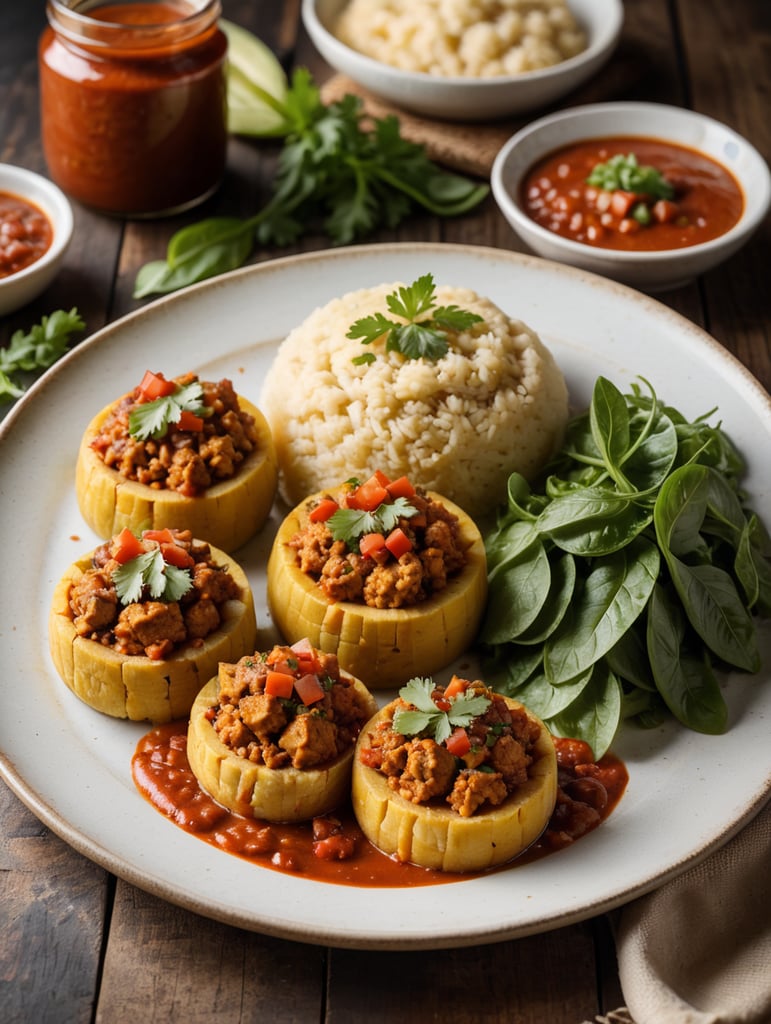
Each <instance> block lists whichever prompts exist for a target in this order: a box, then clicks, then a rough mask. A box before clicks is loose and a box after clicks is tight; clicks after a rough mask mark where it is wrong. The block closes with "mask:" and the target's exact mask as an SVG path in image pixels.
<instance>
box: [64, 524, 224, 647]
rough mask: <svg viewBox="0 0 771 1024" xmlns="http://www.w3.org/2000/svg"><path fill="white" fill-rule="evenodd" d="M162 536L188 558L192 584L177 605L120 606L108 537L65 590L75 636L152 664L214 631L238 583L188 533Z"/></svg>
mask: <svg viewBox="0 0 771 1024" xmlns="http://www.w3.org/2000/svg"><path fill="white" fill-rule="evenodd" d="M168 532H169V533H170V534H171V536H172V537H173V545H174V547H175V548H179V549H181V550H182V551H184V552H185V553H186V555H187V558H188V559H189V566H188V571H189V572H190V575H191V580H192V586H191V587H190V589H189V590H188V591H187V593H186V594H184V595H183V596H182V597H181V598H180V599H179V600H178V601H163V600H155V599H149V600H138V601H133V602H130V603H127V604H125V605H124V604H123V603H121V600H120V598H119V597H118V591H117V589H116V584H115V580H114V573H115V572H116V571H117V570H118V569H119V568H120V566H121V564H122V563H121V562H119V561H117V560H116V559H115V558H114V557H113V550H114V548H113V544H114V539H113V540H111V541H108V542H107V543H105V544H102V545H101V546H100V547H98V548H97V549H96V550H95V551H94V553H93V556H92V567H91V568H90V569H88V570H87V571H86V572H84V573H83V575H82V576H80V578H79V579H77V580H75V581H74V582H73V583H72V585H71V587H70V593H69V605H70V611H71V613H72V617H73V623H74V626H75V632H76V633H77V635H78V636H82V637H85V638H86V639H88V640H94V641H96V642H97V643H99V644H102V645H103V646H104V647H111V648H112V649H113V650H114V651H117V652H118V653H119V654H123V655H144V656H146V657H149V658H152V659H153V660H156V661H157V660H161V659H164V658H168V657H170V656H171V655H172V654H173V653H174V652H175V651H177V650H179V649H180V648H181V647H185V646H188V645H189V646H191V647H200V646H201V645H202V644H203V643H204V641H205V639H206V637H208V636H209V635H210V634H211V633H214V632H215V631H216V630H217V629H219V627H220V624H221V623H222V610H223V606H224V604H225V602H227V601H231V600H235V599H239V598H240V597H241V596H242V595H241V588H240V586H239V584H238V583H237V582H236V581H235V580H234V579H233V577H232V576H231V575H230V573H229V572H228V571H227V569H226V568H224V567H223V566H220V565H216V564H215V563H214V562H213V561H212V558H211V549H210V547H209V545H208V544H206V543H204V542H203V541H199V540H194V539H193V536H192V534H191V533H190V531H189V530H170V531H168ZM176 561H179V557H177V559H176ZM182 561H183V562H184V561H186V559H184V558H183V559H182Z"/></svg>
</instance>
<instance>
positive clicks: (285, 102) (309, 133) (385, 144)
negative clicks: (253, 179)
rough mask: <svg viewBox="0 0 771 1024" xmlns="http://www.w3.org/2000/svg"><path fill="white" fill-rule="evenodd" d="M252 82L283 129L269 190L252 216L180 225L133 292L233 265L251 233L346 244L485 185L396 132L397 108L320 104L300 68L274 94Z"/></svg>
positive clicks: (270, 239)
mask: <svg viewBox="0 0 771 1024" xmlns="http://www.w3.org/2000/svg"><path fill="white" fill-rule="evenodd" d="M253 91H254V92H255V95H257V96H259V98H260V100H261V101H262V102H263V103H264V104H266V105H267V106H268V107H269V108H271V109H272V110H273V111H274V112H275V113H276V114H278V115H279V124H278V126H277V127H275V126H274V128H273V129H272V130H271V132H270V134H271V135H281V136H283V138H284V143H283V148H282V150H281V153H280V155H279V160H278V170H277V173H276V177H275V180H274V186H273V194H272V196H271V199H270V200H269V202H268V203H267V205H266V206H264V207H263V208H262V210H260V211H259V212H258V213H256V214H255V215H254V216H253V217H249V218H246V219H240V218H236V217H210V218H207V219H206V220H202V221H199V222H197V223H195V224H191V225H190V226H188V227H186V228H183V229H182V230H181V231H178V232H177V233H176V234H175V235H173V236H172V238H171V240H170V242H169V245H168V249H167V253H166V259H165V260H156V261H153V262H151V263H147V264H145V265H144V266H143V267H141V268H140V270H139V273H138V275H137V278H136V282H135V286H134V298H144V297H145V296H148V295H152V294H166V293H168V292H173V291H176V290H177V289H178V288H183V287H185V286H186V285H189V284H193V283H194V282H196V281H202V280H204V279H205V278H208V277H213V276H215V275H216V274H221V273H224V272H226V271H229V270H234V269H236V268H237V267H240V266H241V265H242V264H243V263H245V262H246V260H247V259H248V257H249V255H250V254H251V251H252V249H253V247H254V244H255V242H256V241H259V242H260V243H262V244H266V245H267V244H275V245H289V244H291V243H293V242H295V241H296V240H297V239H298V238H300V237H301V236H302V235H303V234H304V233H305V232H307V231H309V230H317V229H321V230H323V231H324V232H326V234H327V235H328V236H329V238H330V239H331V241H332V242H333V244H335V245H347V244H349V243H351V242H354V241H356V240H358V239H360V238H362V237H364V236H365V235H367V234H370V233H371V232H373V231H375V230H376V229H377V228H380V227H386V228H395V227H396V226H397V225H398V224H399V223H401V221H402V220H403V219H404V218H405V217H406V216H407V215H408V214H409V213H411V212H412V211H413V210H414V209H415V208H422V209H424V210H427V211H428V212H430V213H434V214H436V215H437V216H440V217H451V216H456V215H459V214H462V213H466V212H467V211H468V210H471V209H472V208H473V207H475V206H476V205H477V204H478V203H480V202H481V201H482V200H483V199H484V198H485V196H486V195H487V194H488V192H489V186H487V185H486V184H479V183H476V182H473V181H471V180H470V179H468V178H465V177H462V176H460V175H457V174H453V173H450V172H449V171H445V170H442V169H441V168H440V167H438V166H437V165H436V164H434V163H433V162H432V161H431V160H430V159H429V157H428V155H427V154H426V151H425V148H424V147H423V146H421V145H419V144H417V143H413V142H409V141H408V140H406V139H403V138H402V136H401V131H400V126H399V121H398V119H397V118H396V117H395V116H393V115H391V116H388V117H385V118H382V119H379V118H374V119H366V121H365V115H364V112H363V109H362V101H361V100H360V99H359V97H357V96H353V95H350V94H348V95H346V96H344V97H343V98H342V99H341V100H339V101H337V102H334V103H330V104H328V105H325V104H324V103H323V102H322V100H321V96H320V93H319V90H318V88H317V87H316V85H315V84H314V82H313V80H312V78H311V75H310V73H309V72H308V71H307V70H306V69H305V68H300V69H298V70H297V71H295V73H294V75H293V78H292V81H291V85H290V86H289V88H288V89H287V90H286V92H285V93H284V94H283V95H282V96H281V97H277V96H274V95H272V94H271V93H269V92H267V91H266V90H265V89H263V88H261V87H259V86H256V85H255V86H254V87H253Z"/></svg>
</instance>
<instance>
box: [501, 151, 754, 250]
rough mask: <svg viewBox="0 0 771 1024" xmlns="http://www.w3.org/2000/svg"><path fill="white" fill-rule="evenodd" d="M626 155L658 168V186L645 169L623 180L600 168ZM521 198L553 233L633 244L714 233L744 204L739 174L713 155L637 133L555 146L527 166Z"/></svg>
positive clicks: (678, 243)
mask: <svg viewBox="0 0 771 1024" xmlns="http://www.w3.org/2000/svg"><path fill="white" fill-rule="evenodd" d="M629 157H631V160H632V162H633V163H636V164H637V165H638V166H639V167H640V168H641V169H642V170H643V171H646V172H650V171H651V170H653V171H655V172H658V175H659V176H660V178H661V179H663V181H664V185H665V187H664V188H663V189H662V190H661V192H657V191H656V189H655V188H650V187H649V182H650V175H640V176H637V177H636V178H635V177H632V178H631V179H629V178H627V179H626V181H627V187H624V182H625V178H624V175H623V174H622V175H621V176H620V179H619V177H618V176H615V175H603V173H602V171H603V170H607V168H608V165H609V164H610V165H612V164H613V163H614V162H619V161H620V162H622V163H625V162H626V159H627V158H629ZM593 172H595V173H593ZM654 177H655V175H654ZM646 178H647V181H646ZM590 179H592V180H591V181H590ZM597 180H601V181H602V182H603V184H602V185H598V184H596V183H594V182H596V181H597ZM629 180H632V181H633V182H634V181H635V180H636V181H637V182H638V185H637V186H635V185H634V184H633V185H631V186H630V185H629V184H628V181H629ZM520 198H521V203H522V207H523V209H524V211H525V213H526V214H527V215H528V216H529V217H530V218H531V219H532V220H534V221H535V222H536V223H537V224H540V225H541V226H542V227H544V228H546V229H547V230H549V231H553V232H554V233H555V234H558V235H561V236H562V237H564V238H568V239H571V240H572V241H574V242H581V243H583V244H585V245H593V246H597V247H598V248H602V249H618V250H626V251H632V252H640V251H645V252H655V251H661V250H668V249H683V248H686V247H688V246H691V245H698V244H699V243H701V242H707V241H710V240H711V239H713V238H718V237H719V236H720V235H723V234H725V233H726V231H729V230H730V229H731V228H732V227H733V226H734V224H736V222H737V221H738V220H739V218H740V217H741V215H742V211H743V209H744V196H743V193H742V190H741V188H740V186H739V184H738V182H737V181H736V179H735V178H734V177H733V175H732V174H731V173H730V172H729V171H728V170H727V169H726V168H725V167H723V166H722V165H721V164H719V163H717V161H715V160H712V159H711V158H710V157H708V156H706V155H705V154H704V153H700V152H697V151H696V150H695V149H690V148H688V147H686V146H680V145H677V144H675V143H672V142H665V141H664V140H661V139H652V138H643V137H639V136H619V137H614V138H599V139H586V140H582V141H580V142H574V143H571V144H570V145H568V146H565V147H563V148H561V149H558V150H555V151H554V152H553V153H551V154H549V155H548V156H547V157H544V158H543V159H542V160H540V161H538V163H536V164H534V166H533V167H532V168H531V169H530V170H529V171H528V173H527V175H526V176H525V178H524V180H523V182H522V186H521V197H520Z"/></svg>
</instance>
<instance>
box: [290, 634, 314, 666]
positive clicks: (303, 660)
mask: <svg viewBox="0 0 771 1024" xmlns="http://www.w3.org/2000/svg"><path fill="white" fill-rule="evenodd" d="M290 650H291V652H292V654H294V656H295V657H296V658H297V665H298V667H299V669H300V671H301V672H315V671H316V670H317V669H318V667H319V660H318V658H317V657H316V651H315V649H314V647H313V644H312V643H311V642H310V640H309V639H308V638H307V637H303V639H302V640H298V641H297V642H296V643H293V644H292V646H291V647H290Z"/></svg>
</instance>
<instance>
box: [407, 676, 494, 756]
mask: <svg viewBox="0 0 771 1024" xmlns="http://www.w3.org/2000/svg"><path fill="white" fill-rule="evenodd" d="M433 691H434V683H433V681H432V680H431V679H421V678H417V677H416V678H414V679H410V681H409V682H408V683H407V684H406V685H405V686H403V687H402V688H401V690H399V696H400V697H401V698H402V700H403V701H405V702H406V703H408V704H411V705H412V708H397V710H396V711H395V712H394V717H393V727H394V729H395V730H396V732H398V733H401V735H402V736H419V735H421V734H425V735H429V736H432V737H433V739H434V740H436V742H437V743H444V742H445V740H447V739H448V738H449V736H450V735H451V733H452V730H453V728H454V727H457V726H462V727H464V728H465V727H466V726H468V725H470V724H471V722H472V721H473V719H474V718H477V717H478V716H479V715H482V714H484V712H485V711H486V710H487V708H488V706H489V704H490V698H489V697H486V696H485V695H484V694H481V693H462V694H458V695H457V696H454V697H450V698H449V703H450V707H449V710H447V711H442V710H441V708H439V707H437V705H436V704H435V703H434V701H433V699H432V697H431V694H432V693H433ZM413 708H414V709H416V710H413Z"/></svg>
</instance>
